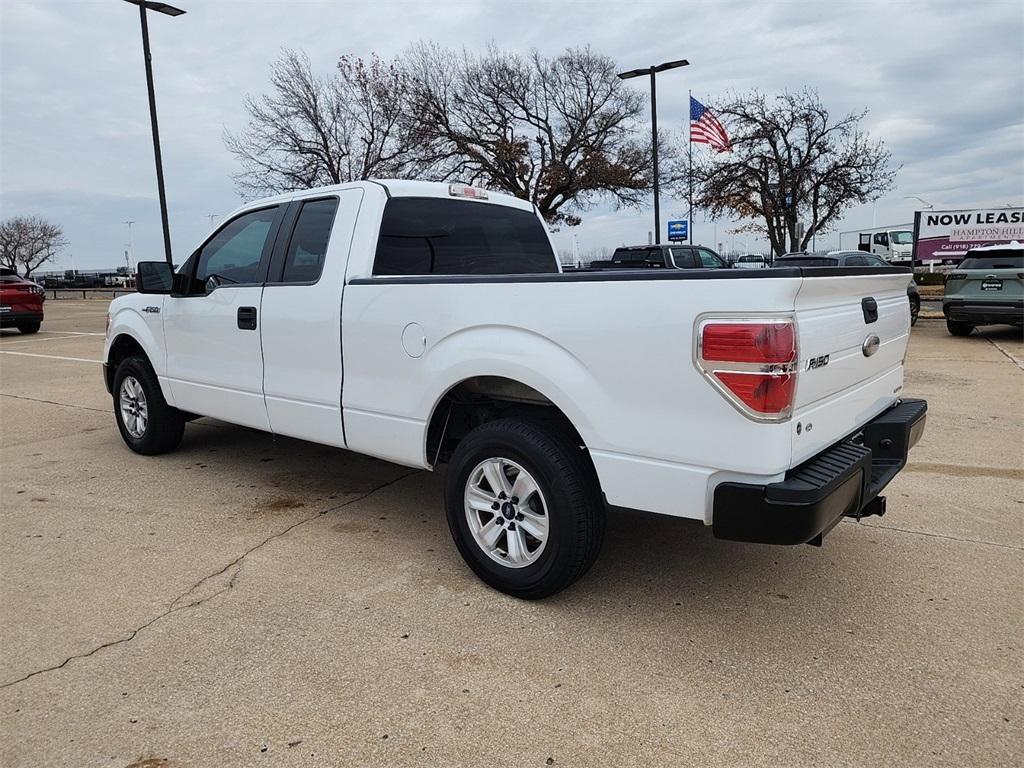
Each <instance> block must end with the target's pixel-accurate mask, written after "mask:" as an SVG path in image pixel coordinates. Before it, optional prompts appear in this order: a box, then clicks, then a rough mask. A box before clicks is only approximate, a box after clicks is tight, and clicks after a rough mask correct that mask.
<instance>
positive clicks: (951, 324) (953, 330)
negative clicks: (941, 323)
mask: <svg viewBox="0 0 1024 768" xmlns="http://www.w3.org/2000/svg"><path fill="white" fill-rule="evenodd" d="M946 330H948V331H949V332H950V334H952V335H953V336H970V335H971V331H973V330H974V326H973V325H971V324H970V323H961V322H960V321H958V320H948V319H947V320H946Z"/></svg>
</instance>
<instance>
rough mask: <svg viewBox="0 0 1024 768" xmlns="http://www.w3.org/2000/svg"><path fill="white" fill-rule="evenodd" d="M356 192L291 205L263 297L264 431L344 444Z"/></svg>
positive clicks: (358, 194)
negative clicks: (347, 299) (346, 297)
mask: <svg viewBox="0 0 1024 768" xmlns="http://www.w3.org/2000/svg"><path fill="white" fill-rule="evenodd" d="M362 197H363V192H362V190H360V189H348V190H342V191H340V192H337V193H334V194H332V195H330V196H324V197H317V198H307V199H305V200H298V201H296V202H294V203H292V204H291V207H290V208H289V210H288V214H287V216H286V217H285V219H284V223H283V224H282V228H281V233H280V235H279V236H278V245H277V247H276V248H275V249H274V257H273V260H272V262H271V266H270V275H269V277H268V280H267V286H266V288H265V290H264V291H263V306H262V310H261V318H262V319H261V337H262V344H263V363H264V375H263V387H264V394H265V397H266V404H267V414H268V417H269V419H270V427H271V429H272V430H273V431H274V432H275V433H277V434H282V435H289V436H291V437H298V438H301V439H304V440H312V441H314V442H318V443H324V444H328V445H337V446H344V445H345V436H344V430H343V428H342V415H341V386H342V359H341V302H342V292H343V290H344V285H345V268H346V265H347V264H348V255H349V246H350V244H351V241H352V232H353V230H354V228H355V222H356V217H357V215H358V213H359V205H360V202H361V201H362Z"/></svg>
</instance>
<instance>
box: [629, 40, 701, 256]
mask: <svg viewBox="0 0 1024 768" xmlns="http://www.w3.org/2000/svg"><path fill="white" fill-rule="evenodd" d="M689 64H690V62H688V61H687V60H686V59H679V60H678V61H666V62H665V63H664V64H655V65H654V66H651V67H647V68H646V69H631V70H629V71H628V72H620V73H619V78H620V79H622V80H629V79H630V78H633V77H641V76H642V75H649V76H650V78H651V149H652V152H653V155H654V242H655V243H661V200H660V199H659V196H658V89H657V83H656V81H655V75H656V74H657V73H658V72H664V71H665V70H666V69H676V68H677V67H686V66H689ZM687 108H689V107H687ZM687 226H688V227H689V228H691V229H692V228H693V222H692V221H691V222H690V223H689V224H688V225H687ZM689 236H690V235H689V233H687V237H689Z"/></svg>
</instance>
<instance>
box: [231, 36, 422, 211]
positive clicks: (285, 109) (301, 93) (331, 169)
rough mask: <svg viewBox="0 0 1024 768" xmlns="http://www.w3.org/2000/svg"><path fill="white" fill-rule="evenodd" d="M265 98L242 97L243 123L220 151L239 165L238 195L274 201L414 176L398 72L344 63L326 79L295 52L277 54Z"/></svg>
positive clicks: (372, 62)
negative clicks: (289, 194)
mask: <svg viewBox="0 0 1024 768" xmlns="http://www.w3.org/2000/svg"><path fill="white" fill-rule="evenodd" d="M270 85H271V91H270V93H268V94H265V95H263V96H260V97H258V98H254V97H252V96H249V97H247V98H246V101H245V109H246V112H247V113H248V116H249V120H248V125H247V126H246V128H245V129H244V130H243V131H242V132H241V133H239V134H234V133H231V132H228V131H225V134H224V143H225V145H226V146H227V148H228V149H229V150H230V151H231V152H232V153H233V154H234V155H235V156H236V157H237V158H238V159H239V161H240V162H241V165H242V171H241V172H240V173H239V174H237V175H236V177H235V180H236V182H237V184H238V186H239V189H240V190H241V191H243V193H252V194H257V195H259V194H268V193H270V194H273V193H277V192H285V191H290V190H294V189H305V188H308V187H314V186H321V185H326V184H338V183H341V182H346V181H354V180H358V179H366V178H369V177H371V176H404V175H408V174H410V173H413V172H414V169H418V168H419V165H418V163H419V160H418V157H417V156H416V155H415V154H414V152H413V149H414V147H413V144H412V142H413V140H414V138H415V136H416V135H417V134H416V132H415V131H414V130H413V128H412V127H411V126H412V122H411V121H410V120H409V119H408V83H407V77H406V75H405V73H403V72H402V71H401V70H399V69H398V68H397V67H395V66H393V65H391V64H388V63H386V62H383V61H381V60H380V59H379V58H377V57H376V56H371V57H370V59H369V60H368V61H364V60H362V59H359V58H352V57H343V58H342V59H341V60H339V61H338V64H337V68H336V70H335V72H334V73H333V74H332V75H331V76H328V77H319V76H317V75H316V74H314V73H313V70H312V67H311V65H310V62H309V58H308V57H307V56H306V55H305V54H304V53H301V52H295V51H290V50H284V51H282V53H281V55H280V57H279V58H278V59H277V61H275V62H274V64H273V65H272V66H271V70H270Z"/></svg>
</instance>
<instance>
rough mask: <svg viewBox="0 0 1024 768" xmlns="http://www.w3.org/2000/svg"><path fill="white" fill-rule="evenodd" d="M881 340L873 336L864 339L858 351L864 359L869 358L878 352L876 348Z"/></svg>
mask: <svg viewBox="0 0 1024 768" xmlns="http://www.w3.org/2000/svg"><path fill="white" fill-rule="evenodd" d="M881 343H882V340H881V339H879V338H878V337H877V336H875V335H871V336H868V337H867V338H866V339H864V343H863V344H861V345H860V351H861V352H863V353H864V357H871V356H872V355H873V354H875V352H877V351H878V347H879V346H880V345H881Z"/></svg>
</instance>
